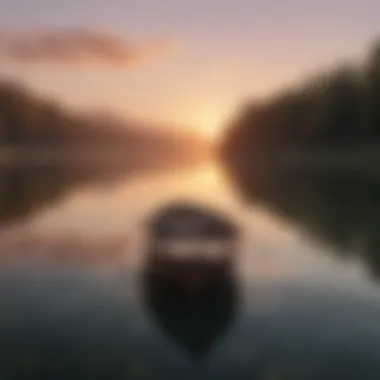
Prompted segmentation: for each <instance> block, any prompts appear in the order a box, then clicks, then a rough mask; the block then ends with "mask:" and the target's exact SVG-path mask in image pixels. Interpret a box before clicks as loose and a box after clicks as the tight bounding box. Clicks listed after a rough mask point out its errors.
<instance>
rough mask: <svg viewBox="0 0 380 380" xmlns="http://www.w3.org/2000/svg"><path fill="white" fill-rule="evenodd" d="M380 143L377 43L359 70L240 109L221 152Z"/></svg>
mask: <svg viewBox="0 0 380 380" xmlns="http://www.w3.org/2000/svg"><path fill="white" fill-rule="evenodd" d="M377 143H380V43H378V44H375V45H374V47H373V49H371V51H370V53H369V54H368V55H367V56H366V58H365V62H364V63H363V64H361V65H349V64H347V65H341V66H339V67H338V68H334V69H331V70H329V71H327V72H324V73H323V74H319V75H315V76H314V77H313V78H308V79H307V80H305V81H303V82H302V83H299V84H297V85H294V86H291V87H289V88H286V89H285V90H282V91H280V92H278V93H275V94H274V95H272V96H270V97H269V98H267V99H265V100H264V101H261V102H251V103H249V104H247V105H246V106H244V107H243V108H242V110H241V112H239V114H238V116H237V117H236V118H235V119H234V121H233V122H232V123H231V124H230V126H229V128H228V130H227V133H226V136H225V138H224V142H223V146H222V150H223V152H224V153H226V154H229V155H232V156H233V155H236V154H239V153H241V152H253V151H255V152H257V151H264V152H268V151H273V150H276V151H277V150H279V149H310V148H312V149H314V148H315V149H320V148H325V147H328V148H342V149H344V148H352V147H357V146H359V145H360V146H366V145H368V144H371V145H373V144H377Z"/></svg>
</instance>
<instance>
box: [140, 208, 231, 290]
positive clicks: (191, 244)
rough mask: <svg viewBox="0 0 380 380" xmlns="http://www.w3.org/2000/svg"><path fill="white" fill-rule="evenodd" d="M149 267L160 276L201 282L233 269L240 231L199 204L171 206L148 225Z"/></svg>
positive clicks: (224, 217)
mask: <svg viewBox="0 0 380 380" xmlns="http://www.w3.org/2000/svg"><path fill="white" fill-rule="evenodd" d="M147 233H148V247H149V248H148V263H149V265H150V266H151V267H152V268H154V270H155V271H156V272H164V273H165V274H170V273H171V274H172V275H173V276H176V277H179V278H182V279H183V280H185V279H188V280H187V282H188V283H191V282H199V280H194V278H197V279H199V278H204V277H206V276H207V277H208V276H212V275H215V274H218V272H223V271H227V270H230V269H231V263H232V260H233V258H234V255H235V252H236V243H237V240H238V230H237V227H236V225H235V224H234V223H233V222H232V221H231V220H230V219H229V218H228V217H227V216H225V215H223V214H222V213H221V212H217V211H215V210H211V209H209V208H205V207H201V206H198V205H196V204H187V203H180V204H171V205H169V206H167V207H164V208H163V209H161V210H159V211H158V212H157V213H155V214H154V215H153V217H152V218H151V219H150V221H149V222H148V226H147Z"/></svg>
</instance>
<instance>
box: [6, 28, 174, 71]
mask: <svg viewBox="0 0 380 380" xmlns="http://www.w3.org/2000/svg"><path fill="white" fill-rule="evenodd" d="M173 48H174V45H173V43H171V42H170V41H151V42H146V43H133V42H130V41H127V40H126V39H123V38H122V37H120V36H117V35H115V34H112V33H109V32H105V31H99V30H94V29H42V30H25V31H11V30H6V29H0V59H1V60H7V61H10V62H14V63H19V64H31V63H33V64H57V63H58V64H65V65H73V66H80V65H85V66H88V65H94V66H105V67H110V66H111V67H129V66H132V65H135V64H138V63H141V62H142V61H145V60H150V59H153V58H157V57H159V56H161V55H166V54H168V53H170V52H172V50H173Z"/></svg>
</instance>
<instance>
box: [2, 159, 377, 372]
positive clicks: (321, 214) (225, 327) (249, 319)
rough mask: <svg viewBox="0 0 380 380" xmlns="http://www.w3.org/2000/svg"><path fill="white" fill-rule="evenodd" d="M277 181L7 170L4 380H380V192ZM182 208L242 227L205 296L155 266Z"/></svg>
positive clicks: (170, 173) (216, 173)
mask: <svg viewBox="0 0 380 380" xmlns="http://www.w3.org/2000/svg"><path fill="white" fill-rule="evenodd" d="M94 173H95V172H94ZM84 174H85V173H84ZM267 174H268V175H266V176H262V177H259V175H258V174H257V177H255V180H253V179H252V180H251V181H250V183H246V182H244V181H242V180H241V179H240V180H239V179H237V178H235V179H234V180H231V179H229V177H228V175H227V174H226V173H225V172H224V171H223V169H222V168H220V167H218V166H217V165H215V164H213V163H208V164H204V165H202V166H197V167H188V168H187V169H183V168H182V169H171V170H162V171H157V170H156V171H152V172H149V171H147V172H141V173H137V172H136V173H134V174H131V173H129V174H125V175H121V173H117V174H116V173H115V175H114V176H112V175H111V176H107V178H104V176H103V177H102V176H98V175H95V174H94V175H91V176H89V175H88V173H87V175H86V176H85V175H83V176H82V175H80V174H78V173H76V175H75V180H73V179H72V177H70V176H69V175H67V176H66V177H63V176H62V174H61V172H59V171H57V170H56V169H55V170H51V169H49V168H48V167H45V168H34V169H33V170H31V169H30V168H28V170H22V168H20V167H19V168H18V169H17V170H16V169H15V168H8V169H7V170H3V171H2V173H1V179H0V180H1V184H2V188H1V194H2V195H1V197H2V204H3V207H2V211H1V213H2V215H1V221H2V222H1V223H2V225H1V235H0V252H1V268H2V269H1V273H0V284H1V285H0V300H1V303H2V304H3V305H6V307H4V308H3V310H2V312H1V313H0V332H1V336H2V342H1V347H0V349H1V352H2V358H3V360H2V362H1V364H0V372H1V373H2V374H4V378H7V377H6V376H9V378H11V379H13V378H15V379H18V378H20V379H24V378H25V379H30V378H36V379H37V378H70V379H73V378H78V379H79V378H125V377H126V376H127V377H128V378H136V379H148V378H165V379H166V378H168V379H170V378H173V379H174V378H197V379H210V378H215V379H230V378H239V379H240V378H242V379H246V378H247V379H248V378H250V379H251V378H259V379H268V378H279V379H288V378H292V379H347V378H348V379H351V378H352V379H357V378H365V379H367V378H368V379H372V378H376V376H377V374H378V366H377V358H378V357H379V355H380V349H379V347H380V345H379V343H380V335H379V330H378V320H379V317H380V296H379V292H378V279H377V273H378V272H377V261H376V255H375V251H376V249H375V247H376V241H377V233H376V228H377V227H376V219H374V218H375V216H376V211H375V210H376V207H377V200H376V196H375V194H376V193H377V191H376V187H377V181H376V180H371V181H370V180H368V181H367V182H366V192H365V194H364V193H360V194H359V193H358V189H357V188H356V187H355V186H354V184H355V181H356V179H355V178H350V177H345V178H344V179H341V180H340V181H338V180H337V178H336V177H334V182H332V180H333V179H332V178H331V177H328V176H322V175H319V176H318V179H316V177H313V178H312V177H308V178H303V180H302V182H295V181H294V178H292V181H288V180H289V179H290V177H286V176H285V177H281V176H279V175H278V173H277V174H276V176H274V177H271V176H270V173H267ZM66 178H71V180H70V181H69V180H66ZM273 178H276V181H272V180H273ZM297 178H299V181H301V178H302V177H299V176H298V177H297ZM367 185H368V186H367ZM341 186H344V189H346V190H347V189H349V190H347V191H346V192H345V193H344V194H345V198H344V199H345V200H344V201H343V202H344V203H339V202H331V201H330V202H329V199H330V198H331V197H332V196H333V195H332V194H340V195H342V194H343V193H342V187H341ZM37 189H38V191H37ZM327 189H328V191H327ZM355 189H357V190H355ZM369 194H373V196H372V198H369ZM337 196H338V195H337ZM350 197H351V198H350ZM358 197H359V198H358ZM306 199H307V200H308V202H306V201H305V203H304V202H303V200H306ZM310 199H312V202H311V201H310V202H309V200H310ZM334 199H335V198H334ZM354 199H357V201H356V203H355V202H354ZM360 199H361V202H359V200H360ZM342 200H343V198H342ZM365 200H366V201H365ZM179 201H181V202H191V203H192V204H195V205H200V206H201V207H208V208H210V207H212V208H213V209H215V210H219V211H220V212H223V214H224V215H227V216H228V218H229V219H230V220H231V221H233V223H234V224H235V226H236V227H237V228H238V230H239V241H238V244H237V246H236V248H235V251H234V252H231V255H232V257H233V260H232V261H231V265H230V266H229V267H228V268H229V269H228V271H226V272H223V273H222V272H220V274H217V275H216V277H215V276H210V275H207V276H206V277H203V280H202V281H203V285H202V291H200V292H198V293H195V294H196V295H191V292H190V293H188V291H185V290H184V289H185V288H184V289H182V288H181V287H180V286H178V285H175V282H174V283H173V281H176V280H175V278H174V279H173V271H171V270H167V271H165V272H164V273H163V274H162V275H160V276H158V277H157V275H155V268H156V267H155V266H153V267H149V264H148V263H149V260H148V258H149V245H148V244H147V242H148V240H147V231H146V228H145V226H146V223H147V221H148V220H149V218H151V216H152V215H154V213H155V212H156V211H157V210H159V209H160V208H161V207H164V206H167V205H170V204H173V203H175V202H179ZM300 203H301V204H303V205H304V204H310V205H316V206H315V208H313V207H311V206H310V207H309V208H305V207H303V208H302V210H303V212H302V213H301V212H300V208H299V204H300ZM359 203H360V204H359ZM317 205H318V206H317ZM334 206H335V207H334ZM348 237H350V239H348ZM348 242H350V243H348ZM365 247H368V248H365ZM155 265H156V264H155ZM189 268H190V267H188V268H187V269H186V267H185V269H184V270H185V272H183V273H184V274H183V275H181V276H182V278H185V277H186V276H188V275H189V276H190V277H189V278H191V276H192V274H193V273H194V271H193V270H192V269H189ZM152 270H153V271H152ZM175 272H178V270H177V269H176V270H175ZM185 273H186V275H185ZM198 273H199V272H198ZM205 273H207V272H205ZM214 273H216V272H214ZM186 278H187V277H186ZM205 278H207V281H205ZM189 281H190V280H189ZM204 281H205V282H204ZM189 289H190V288H189ZM20 363H21V364H20Z"/></svg>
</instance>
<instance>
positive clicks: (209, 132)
mask: <svg viewBox="0 0 380 380" xmlns="http://www.w3.org/2000/svg"><path fill="white" fill-rule="evenodd" d="M199 125H200V129H201V130H200V132H201V133H202V134H203V135H204V136H205V138H206V139H208V140H211V141H218V140H219V139H220V138H221V137H222V136H223V121H222V120H221V118H220V117H217V116H211V115H210V116H205V117H203V118H202V120H201V122H200V123H199Z"/></svg>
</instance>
